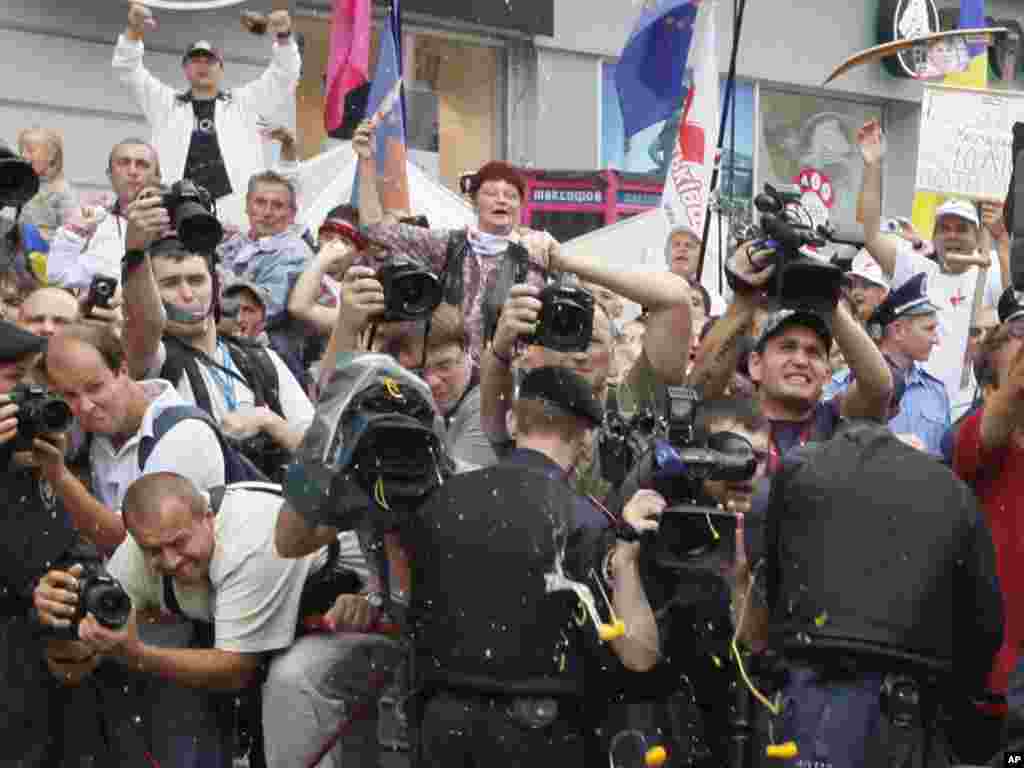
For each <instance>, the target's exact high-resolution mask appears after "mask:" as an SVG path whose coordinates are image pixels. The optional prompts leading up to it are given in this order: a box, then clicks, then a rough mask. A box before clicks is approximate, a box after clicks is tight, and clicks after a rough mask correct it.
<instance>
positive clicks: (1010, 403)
mask: <svg viewBox="0 0 1024 768" xmlns="http://www.w3.org/2000/svg"><path fill="white" fill-rule="evenodd" d="M1022 426H1024V347H1022V348H1021V350H1020V351H1019V352H1018V353H1017V356H1016V357H1015V358H1014V360H1013V363H1012V364H1011V366H1010V371H1009V374H1008V375H1007V376H1006V381H1000V382H999V388H998V389H997V390H996V391H995V392H993V393H992V395H991V397H989V398H988V399H987V400H986V401H985V410H984V411H983V412H982V416H981V444H982V446H983V447H984V448H985V450H987V451H994V450H996V449H999V448H1003V447H1004V446H1005V445H1006V444H1007V443H1008V442H1009V440H1010V436H1011V435H1012V434H1013V432H1014V430H1017V429H1020V428H1021V427H1022Z"/></svg>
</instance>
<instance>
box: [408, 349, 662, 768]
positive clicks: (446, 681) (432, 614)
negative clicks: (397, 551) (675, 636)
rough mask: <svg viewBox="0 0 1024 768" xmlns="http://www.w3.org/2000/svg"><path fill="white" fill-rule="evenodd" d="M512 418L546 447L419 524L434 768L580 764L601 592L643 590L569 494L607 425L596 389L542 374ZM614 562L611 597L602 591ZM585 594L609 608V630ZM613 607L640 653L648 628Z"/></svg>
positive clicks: (480, 480) (426, 709)
mask: <svg viewBox="0 0 1024 768" xmlns="http://www.w3.org/2000/svg"><path fill="white" fill-rule="evenodd" d="M514 412H515V414H516V416H517V418H518V419H519V424H518V425H517V429H516V430H515V431H516V432H517V434H518V435H519V436H521V437H523V438H524V441H525V438H526V436H531V437H533V436H536V435H538V434H539V435H543V437H544V439H543V440H537V439H536V438H535V437H534V440H535V441H534V442H533V443H532V445H534V448H533V449H523V448H522V446H520V448H519V449H517V452H516V453H514V454H513V455H512V456H511V457H509V458H506V459H505V460H503V461H502V462H501V463H499V464H498V465H497V466H494V467H489V468H487V469H483V470H479V471H476V472H470V473H466V474H463V475H459V476H456V477H453V478H452V479H451V480H449V481H448V482H447V483H445V485H444V486H442V488H441V489H440V490H439V491H437V492H436V493H435V495H434V496H433V497H432V498H431V499H430V500H428V501H427V502H426V503H425V504H424V506H423V508H422V509H421V510H420V515H419V517H420V525H419V527H420V528H421V530H419V531H418V532H417V533H416V535H415V537H414V539H413V540H414V541H415V542H416V543H415V550H414V553H413V558H412V560H413V579H412V582H413V585H414V587H413V596H412V604H411V608H410V615H411V616H412V623H413V627H414V632H415V642H416V649H417V658H418V660H417V667H418V669H417V676H418V677H419V679H420V682H421V684H422V686H423V689H424V695H423V702H424V703H423V719H422V742H423V751H424V759H425V761H426V764H428V765H463V766H483V765H487V766H498V765H510V766H512V765H515V766H520V765H526V764H528V763H529V762H537V761H539V762H537V764H545V765H548V764H556V763H561V764H566V765H579V764H582V762H583V752H582V750H583V748H584V727H585V726H584V723H583V722H582V718H581V715H582V713H583V710H584V708H585V707H584V702H583V695H584V680H585V674H584V672H585V670H586V669H587V666H588V665H587V661H588V658H592V653H593V651H594V649H595V648H596V646H597V644H598V639H597V638H598V627H597V624H598V621H601V622H607V621H609V620H610V618H611V616H610V615H609V612H608V610H607V608H608V607H607V606H604V605H602V603H603V599H602V593H601V590H602V589H605V590H608V591H611V588H612V586H614V587H618V586H619V585H620V584H622V585H624V584H626V583H627V581H626V580H627V579H633V582H632V583H633V587H634V588H635V589H637V590H642V587H641V586H640V580H639V574H638V572H637V571H636V569H635V568H634V569H633V571H632V574H631V575H630V574H627V573H626V572H625V571H624V570H619V571H616V568H615V565H614V563H615V562H617V561H618V557H619V553H620V549H618V548H616V546H615V545H611V544H610V543H609V542H611V541H614V537H613V536H611V535H610V534H609V532H607V531H605V530H603V528H602V527H598V526H595V525H593V524H592V523H591V522H588V521H586V520H583V519H582V516H581V514H580V509H579V507H578V505H577V501H578V499H579V497H577V496H576V495H575V494H574V492H573V490H572V488H571V487H570V485H569V483H568V482H567V478H566V472H565V469H566V468H567V467H568V466H570V465H571V463H572V459H571V455H572V453H573V451H574V450H578V447H579V446H578V445H577V443H579V442H580V441H581V439H582V438H583V437H584V436H585V433H586V431H587V429H589V428H592V427H593V426H595V425H596V424H597V423H598V422H599V421H600V417H601V412H600V407H599V406H598V405H597V403H596V402H595V401H594V399H593V395H592V394H591V393H590V390H589V387H588V386H587V385H586V384H585V382H583V381H582V380H581V379H580V378H579V377H577V376H575V375H574V374H572V373H570V372H568V371H566V370H564V369H555V368H541V369H538V370H535V371H533V372H531V373H530V374H528V375H527V376H526V378H525V379H524V380H523V383H522V385H521V387H520V392H519V402H518V403H517V404H516V409H515V411H514ZM527 422H528V423H527ZM662 506H663V505H662ZM650 511H651V513H652V514H654V515H657V514H658V513H660V509H651V510H650ZM626 519H627V520H629V519H631V517H630V515H628V514H627V515H626ZM634 525H635V524H634ZM610 546H611V547H612V548H611V549H610V550H609V547H610ZM609 551H610V552H611V555H610V558H609V559H608V560H606V558H605V557H604V555H605V553H607V552H609ZM606 562H608V563H609V568H608V570H609V571H610V572H612V575H611V576H610V577H609V579H608V586H605V585H599V584H598V580H599V578H600V579H601V581H604V579H603V578H602V577H599V576H598V574H599V573H603V571H604V570H605V569H604V568H603V567H602V566H603V564H604V563H606ZM634 562H635V561H634ZM580 587H582V588H583V590H589V594H590V595H592V596H594V598H595V600H594V603H595V604H596V605H598V606H600V610H601V615H600V618H599V619H597V620H595V618H596V617H595V616H594V614H593V613H592V612H591V611H590V610H589V609H588V607H587V605H586V604H585V602H584V601H583V600H581V599H580V592H579V591H578V590H579V588H580ZM628 591H629V589H628V588H627V587H625V586H624V587H623V592H624V593H625V592H628ZM612 599H613V602H614V603H615V605H616V608H617V609H618V610H619V611H620V613H621V615H622V617H623V618H624V619H625V621H626V623H627V625H628V626H629V629H630V633H629V635H628V637H629V640H628V642H629V643H633V642H634V641H635V640H641V641H642V639H643V638H644V637H645V635H646V633H645V629H644V627H642V626H640V625H641V623H645V622H642V621H640V620H637V618H636V617H637V616H638V615H639V614H637V613H633V611H632V610H629V609H627V608H625V607H624V606H623V605H622V604H620V603H619V602H618V593H617V591H616V592H613V598H612ZM643 605H644V610H645V611H646V613H647V618H648V619H649V621H648V622H646V626H647V627H649V628H650V629H651V630H652V632H653V640H648V641H647V642H650V643H651V644H652V645H653V647H652V648H650V649H649V650H650V655H649V662H648V663H644V664H642V665H640V664H638V665H637V666H638V668H649V667H650V666H652V665H653V664H654V661H655V660H656V658H657V642H658V641H657V630H656V628H655V624H654V616H653V613H652V612H650V607H649V605H647V604H646V599H644V601H643ZM630 614H632V616H633V618H632V619H631V617H630ZM623 639H626V638H625V637H624V638H623ZM640 650H641V652H642V651H643V650H644V649H640ZM616 651H617V652H620V649H619V647H616ZM641 655H643V654H642V653H641ZM620 656H622V658H623V660H624V662H625V663H627V664H630V662H629V661H627V656H626V655H624V654H622V653H621V652H620ZM632 658H634V659H636V658H637V657H636V656H633V657H632Z"/></svg>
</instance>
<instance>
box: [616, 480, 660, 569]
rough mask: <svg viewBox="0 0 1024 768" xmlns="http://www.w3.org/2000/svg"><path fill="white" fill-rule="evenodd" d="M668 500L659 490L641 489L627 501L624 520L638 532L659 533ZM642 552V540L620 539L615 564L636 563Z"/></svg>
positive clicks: (623, 512)
mask: <svg viewBox="0 0 1024 768" xmlns="http://www.w3.org/2000/svg"><path fill="white" fill-rule="evenodd" d="M667 506H668V502H667V501H666V500H665V497H664V496H662V495H661V494H660V493H658V492H657V491H652V490H650V489H640V490H639V491H637V492H636V493H634V494H633V497H632V498H631V499H630V500H629V501H628V502H627V503H626V506H625V507H624V508H623V510H622V521H623V522H624V523H625V524H626V525H628V526H630V527H631V528H632V529H633V530H634V531H636V532H637V533H638V534H643V533H657V532H658V527H659V525H660V524H661V516H662V514H663V513H664V512H665V508H666V507H667ZM639 553H640V541H639V539H637V540H636V541H619V542H618V545H617V549H616V557H615V564H616V565H617V566H621V565H622V564H624V563H635V562H636V559H637V557H638V555H639Z"/></svg>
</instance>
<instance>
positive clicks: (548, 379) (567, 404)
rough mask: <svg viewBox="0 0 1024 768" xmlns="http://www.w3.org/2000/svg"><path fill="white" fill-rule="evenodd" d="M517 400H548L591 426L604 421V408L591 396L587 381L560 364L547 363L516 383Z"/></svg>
mask: <svg viewBox="0 0 1024 768" xmlns="http://www.w3.org/2000/svg"><path fill="white" fill-rule="evenodd" d="M519 399H520V400H541V401H543V402H545V403H550V404H551V405H553V406H555V407H556V408H559V409H560V410H563V411H565V412H566V413H570V414H572V415H573V416H578V417H580V418H581V419H584V420H585V421H588V422H590V424H591V425H592V426H595V427H596V426H597V425H599V424H600V423H601V422H602V421H603V420H604V409H603V408H602V407H601V404H600V403H599V402H598V401H597V398H595V397H594V392H593V390H592V388H591V386H590V384H588V383H587V382H586V380H585V379H583V378H582V377H581V376H579V375H577V374H575V373H573V372H572V371H570V370H569V369H568V368H562V367H560V366H554V365H548V366H544V367H542V368H534V369H533V370H532V371H530V372H529V373H527V374H526V376H524V377H523V380H522V382H521V383H520V384H519Z"/></svg>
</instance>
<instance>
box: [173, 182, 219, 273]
mask: <svg viewBox="0 0 1024 768" xmlns="http://www.w3.org/2000/svg"><path fill="white" fill-rule="evenodd" d="M160 201H161V203H160V204H161V205H162V206H163V207H164V208H166V209H167V212H168V214H169V215H170V217H171V226H172V227H173V228H174V229H175V231H176V232H177V233H178V239H179V240H180V241H181V243H182V245H184V246H185V247H186V248H187V249H188V250H189V251H191V252H192V253H200V254H208V253H212V252H213V250H214V248H216V247H217V246H218V245H220V241H221V239H222V238H223V237H224V229H223V227H221V225H220V222H219V221H217V216H216V213H215V211H214V204H213V198H212V197H211V196H210V193H209V192H208V191H207V190H206V188H205V187H200V186H198V185H197V184H194V183H193V182H191V181H189V180H188V179H182V180H181V181H176V182H174V184H172V185H171V186H170V187H169V188H164V189H163V190H162V191H161V193H160Z"/></svg>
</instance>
